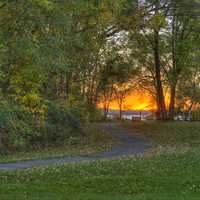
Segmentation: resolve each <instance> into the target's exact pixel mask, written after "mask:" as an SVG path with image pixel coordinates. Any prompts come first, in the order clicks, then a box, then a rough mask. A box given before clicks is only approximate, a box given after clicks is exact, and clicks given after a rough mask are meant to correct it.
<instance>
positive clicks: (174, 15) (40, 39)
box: [0, 0, 200, 148]
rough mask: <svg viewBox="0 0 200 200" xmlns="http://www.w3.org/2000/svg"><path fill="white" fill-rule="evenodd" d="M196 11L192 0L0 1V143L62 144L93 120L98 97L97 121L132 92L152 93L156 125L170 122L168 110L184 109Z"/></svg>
mask: <svg viewBox="0 0 200 200" xmlns="http://www.w3.org/2000/svg"><path fill="white" fill-rule="evenodd" d="M198 9H199V1H198V0H189V1H186V0H184V1H179V0H176V1H172V0H145V1H136V0H135V1H134V0H119V1H114V0H102V1H96V0H90V1H82V0H77V1H72V0H69V1H57V0H55V1H52V0H40V1H39V0H20V1H8V0H1V2H0V95H1V96H2V99H1V100H0V101H1V105H2V106H1V108H0V116H1V118H2V120H1V124H2V125H1V131H0V132H1V134H0V135H1V137H0V138H1V140H0V141H1V142H0V143H1V145H3V146H10V145H11V146H13V145H14V146H15V147H14V148H16V147H20V146H24V145H25V144H26V145H27V144H29V142H31V141H37V140H38V138H40V139H41V141H43V139H44V138H46V139H44V140H46V141H49V142H52V141H63V139H66V138H67V137H68V135H70V134H72V133H74V134H75V133H81V128H80V127H81V124H82V123H83V122H86V121H89V120H95V119H96V118H99V113H98V112H97V109H96V108H97V105H98V104H99V101H101V102H102V101H103V105H104V113H105V116H106V114H107V111H108V108H109V103H110V101H111V100H112V99H113V98H115V99H117V102H118V103H119V108H120V110H121V109H122V104H123V101H124V97H125V96H126V94H127V93H128V92H129V91H130V89H132V88H135V87H138V86H139V87H140V88H145V89H146V90H148V91H151V94H152V95H153V96H154V98H155V101H156V103H157V107H158V119H167V118H170V119H173V117H174V110H175V107H176V105H178V107H180V109H184V108H187V109H188V110H191V109H193V108H194V106H196V105H197V104H198V103H199V102H200V101H199V96H198V95H197V92H198V91H199V77H198V76H199V72H200V71H199V62H198V58H199V42H200V39H199V34H198V33H199V28H200V24H199V14H198V13H199V12H198ZM186 79H187V80H191V81H187V82H186V81H185V80H186ZM138 80H139V81H138ZM183 84H184V85H186V87H184V88H183V87H181V86H182V85H183ZM191 87H192V88H193V90H192V92H190V91H189V90H188V88H191ZM167 89H168V91H169V92H168V93H169V94H170V105H169V109H168V107H167V106H166V102H165V98H164V94H165V91H166V90H167ZM183 98H184V99H185V100H184V102H181V99H183ZM183 104H185V105H183ZM120 113H121V112H120ZM120 115H121V114H120ZM42 138H43V139H42Z"/></svg>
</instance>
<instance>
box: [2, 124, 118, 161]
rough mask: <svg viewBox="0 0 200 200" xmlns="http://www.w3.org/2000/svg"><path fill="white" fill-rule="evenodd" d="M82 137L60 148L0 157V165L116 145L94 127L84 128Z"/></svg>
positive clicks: (98, 149)
mask: <svg viewBox="0 0 200 200" xmlns="http://www.w3.org/2000/svg"><path fill="white" fill-rule="evenodd" d="M84 132H85V136H84V137H75V138H72V139H71V140H69V142H68V143H65V144H63V145H60V146H52V147H47V148H43V149H40V148H39V149H31V150H27V151H21V152H15V153H11V154H8V155H0V163H7V162H16V161H20V160H32V159H47V158H56V157H63V156H75V155H88V154H92V153H96V152H101V151H107V150H109V149H111V148H112V147H113V146H114V145H116V144H117V141H115V140H114V139H113V138H112V137H111V136H110V135H109V134H106V133H105V132H103V131H102V130H100V128H99V127H97V126H96V125H94V124H93V125H88V126H87V127H85V130H84Z"/></svg>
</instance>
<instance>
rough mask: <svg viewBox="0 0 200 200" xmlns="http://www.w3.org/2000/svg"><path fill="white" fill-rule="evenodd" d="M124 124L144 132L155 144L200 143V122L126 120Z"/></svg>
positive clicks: (138, 131)
mask: <svg viewBox="0 0 200 200" xmlns="http://www.w3.org/2000/svg"><path fill="white" fill-rule="evenodd" d="M121 125H122V126H124V127H126V128H128V129H129V130H132V131H133V132H134V133H138V134H142V135H144V136H145V137H147V138H149V139H151V140H152V141H153V142H154V143H155V144H157V145H162V146H167V145H171V146H188V147H198V146H199V145H200V122H157V121H144V122H126V123H122V124H121Z"/></svg>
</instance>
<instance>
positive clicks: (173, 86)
mask: <svg viewBox="0 0 200 200" xmlns="http://www.w3.org/2000/svg"><path fill="white" fill-rule="evenodd" d="M175 13H176V8H175V4H173V18H172V40H171V45H172V65H173V66H172V68H173V71H172V72H173V73H172V76H171V79H172V80H170V82H171V83H170V103H169V112H168V115H169V119H170V120H174V114H175V113H174V110H175V98H176V86H177V79H178V75H177V65H176V63H177V62H176V16H175Z"/></svg>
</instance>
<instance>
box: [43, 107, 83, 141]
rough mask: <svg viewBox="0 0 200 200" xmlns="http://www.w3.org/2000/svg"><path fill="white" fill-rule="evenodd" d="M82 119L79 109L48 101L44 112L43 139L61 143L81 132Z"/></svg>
mask: <svg viewBox="0 0 200 200" xmlns="http://www.w3.org/2000/svg"><path fill="white" fill-rule="evenodd" d="M83 121H84V116H83V114H82V112H81V111H80V110H79V109H76V108H67V107H66V106H62V105H59V104H53V103H50V104H49V105H48V109H47V112H46V114H45V127H44V138H43V139H44V140H45V141H46V142H48V143H63V142H64V141H65V140H67V139H69V138H70V137H72V136H77V135H80V134H81V124H82V122H83Z"/></svg>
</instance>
